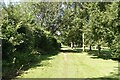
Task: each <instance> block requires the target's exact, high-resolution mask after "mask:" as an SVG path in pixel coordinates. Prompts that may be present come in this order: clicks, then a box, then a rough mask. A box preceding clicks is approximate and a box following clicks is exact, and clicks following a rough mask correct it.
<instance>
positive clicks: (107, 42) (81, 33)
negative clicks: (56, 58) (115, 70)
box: [59, 2, 120, 60]
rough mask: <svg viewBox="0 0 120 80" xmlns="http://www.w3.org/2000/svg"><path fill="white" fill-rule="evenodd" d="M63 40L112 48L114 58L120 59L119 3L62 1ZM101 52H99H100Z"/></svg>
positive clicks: (79, 45) (99, 49)
mask: <svg viewBox="0 0 120 80" xmlns="http://www.w3.org/2000/svg"><path fill="white" fill-rule="evenodd" d="M62 5H63V6H64V8H63V9H61V12H62V13H63V16H61V18H60V27H59V30H60V31H61V40H62V42H63V43H64V44H66V45H69V46H74V45H77V47H83V49H84V47H85V46H89V47H90V50H91V47H92V46H98V47H97V48H98V51H99V54H100V53H101V47H104V46H105V47H109V48H110V51H111V52H112V54H111V56H112V58H117V59H118V60H119V58H120V2H92V3H90V2H68V3H62ZM99 54H98V55H99Z"/></svg>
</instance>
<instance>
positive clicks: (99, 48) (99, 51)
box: [98, 44, 101, 55]
mask: <svg viewBox="0 0 120 80" xmlns="http://www.w3.org/2000/svg"><path fill="white" fill-rule="evenodd" d="M100 53H101V45H100V44H99V45H98V55H100Z"/></svg>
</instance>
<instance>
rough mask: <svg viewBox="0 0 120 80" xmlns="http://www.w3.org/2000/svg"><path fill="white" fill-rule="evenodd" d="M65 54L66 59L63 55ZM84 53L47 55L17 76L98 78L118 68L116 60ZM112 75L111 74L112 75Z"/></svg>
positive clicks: (109, 74)
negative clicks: (47, 56) (46, 57)
mask: <svg viewBox="0 0 120 80" xmlns="http://www.w3.org/2000/svg"><path fill="white" fill-rule="evenodd" d="M65 54H66V58H67V60H65V59H64V58H65V57H64V56H65ZM91 57H93V56H91V55H88V54H87V53H86V52H84V53H75V52H72V53H63V52H61V53H60V54H58V55H56V56H52V57H49V60H44V61H42V62H41V63H38V64H37V66H36V67H34V68H31V69H29V70H28V71H25V72H24V73H23V74H22V75H20V76H18V77H17V78H99V77H107V78H108V77H109V78H111V76H112V74H111V73H116V72H117V71H118V70H117V68H118V62H117V61H113V60H104V59H97V58H96V59H93V58H91ZM112 77H113V76H112Z"/></svg>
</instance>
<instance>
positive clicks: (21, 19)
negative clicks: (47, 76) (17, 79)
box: [0, 5, 60, 78]
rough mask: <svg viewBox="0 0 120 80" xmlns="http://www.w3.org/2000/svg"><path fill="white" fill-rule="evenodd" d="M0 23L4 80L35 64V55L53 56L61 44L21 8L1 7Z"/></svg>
mask: <svg viewBox="0 0 120 80" xmlns="http://www.w3.org/2000/svg"><path fill="white" fill-rule="evenodd" d="M1 10H2V15H1V17H0V23H1V31H2V35H1V39H2V59H3V65H2V66H3V75H2V76H3V78H12V77H13V76H15V74H18V73H19V71H20V70H21V69H24V67H26V66H30V64H32V63H35V62H36V61H37V60H38V57H37V56H38V55H40V56H41V55H46V54H55V53H56V51H59V50H60V43H58V41H57V40H56V38H54V37H53V36H52V35H51V33H50V32H49V31H46V30H45V29H44V28H42V27H41V26H40V25H38V24H37V23H36V18H35V16H34V15H33V14H30V12H25V9H23V10H22V9H20V5H8V6H5V5H3V6H2V8H1Z"/></svg>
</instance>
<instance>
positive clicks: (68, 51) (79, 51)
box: [61, 49, 82, 53]
mask: <svg viewBox="0 0 120 80" xmlns="http://www.w3.org/2000/svg"><path fill="white" fill-rule="evenodd" d="M61 52H64V53H81V52H82V50H81V49H67V50H61Z"/></svg>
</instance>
